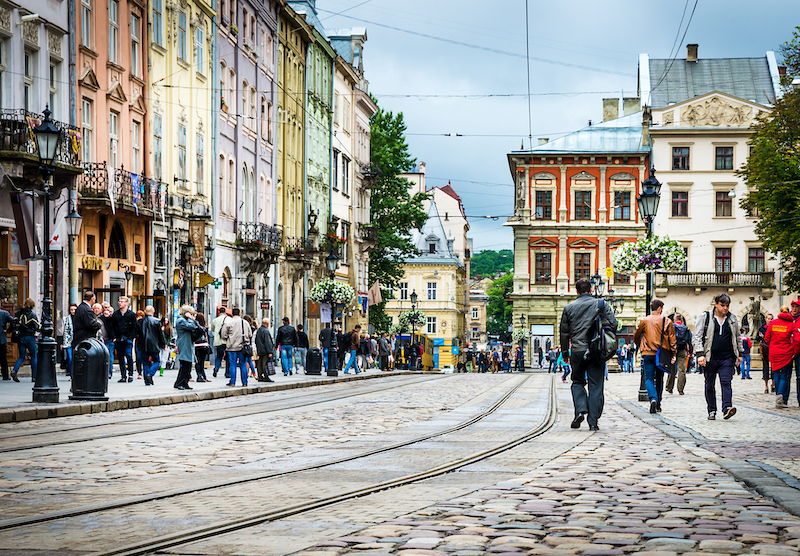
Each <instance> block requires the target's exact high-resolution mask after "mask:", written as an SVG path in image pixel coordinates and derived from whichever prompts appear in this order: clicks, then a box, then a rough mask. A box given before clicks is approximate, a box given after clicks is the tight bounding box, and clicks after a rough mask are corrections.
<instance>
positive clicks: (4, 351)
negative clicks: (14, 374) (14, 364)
mask: <svg viewBox="0 0 800 556" xmlns="http://www.w3.org/2000/svg"><path fill="white" fill-rule="evenodd" d="M0 369H2V370H3V380H8V379H9V378H11V377H9V376H8V344H0Z"/></svg>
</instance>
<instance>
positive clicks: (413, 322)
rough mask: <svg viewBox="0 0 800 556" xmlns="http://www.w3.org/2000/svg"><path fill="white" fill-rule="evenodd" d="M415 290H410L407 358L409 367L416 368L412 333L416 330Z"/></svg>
mask: <svg viewBox="0 0 800 556" xmlns="http://www.w3.org/2000/svg"><path fill="white" fill-rule="evenodd" d="M417 299H418V297H417V290H414V291H412V292H411V318H410V319H409V320H410V321H411V357H410V358H409V361H408V362H409V368H411V369H416V368H417V365H416V362H417V354H416V353H415V351H416V350H415V348H414V334H415V333H416V331H417V315H416V313H415V312H414V311H416V309H417Z"/></svg>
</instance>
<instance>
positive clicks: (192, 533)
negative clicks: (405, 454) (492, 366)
mask: <svg viewBox="0 0 800 556" xmlns="http://www.w3.org/2000/svg"><path fill="white" fill-rule="evenodd" d="M527 380H528V379H525V380H524V381H522V382H521V383H520V384H518V385H517V386H516V387H515V388H513V389H512V391H510V392H508V393H507V394H506V395H505V396H503V398H502V399H501V400H498V402H496V403H495V404H494V405H493V406H492V408H490V410H492V412H493V411H496V409H497V408H498V407H499V406H498V404H500V405H502V404H503V403H504V402H505V401H506V400H507V399H508V398H509V397H510V396H511V395H512V394H513V393H514V392H516V391H517V390H518V389H519V388H520V387H521V386H522V385H523V384H524V383H525V382H527ZM548 382H549V395H548V407H547V411H546V413H545V416H544V419H543V420H542V422H541V423H539V424H538V425H537V426H536V427H534V428H533V429H529V430H528V431H526V432H525V433H523V434H521V435H518V436H516V437H514V438H512V439H510V440H506V441H504V442H500V443H498V444H495V445H494V446H492V447H491V448H489V449H486V450H482V451H480V452H476V453H473V454H470V455H469V456H466V457H462V458H458V459H455V460H451V461H449V462H446V463H444V464H439V465H434V466H432V467H430V468H428V469H425V470H422V471H417V472H415V473H411V474H408V475H404V476H402V477H397V478H392V479H390V480H386V481H382V482H378V483H373V484H371V485H367V486H362V487H360V488H356V489H352V490H347V491H344V492H338V493H335V494H332V495H330V496H324V497H320V498H317V499H315V500H312V501H306V502H301V503H296V504H290V505H287V506H283V507H280V508H275V509H273V510H270V511H267V512H262V513H257V514H251V515H247V516H242V517H238V518H232V519H227V520H225V521H223V522H221V523H218V524H214V525H208V526H202V527H197V528H194V529H190V530H187V531H183V532H181V533H174V534H168V535H163V536H160V537H156V538H151V539H149V540H146V541H141V542H136V543H132V544H128V545H125V546H120V547H117V548H113V549H111V550H103V551H100V552H96V553H93V555H92V556H143V555H146V554H153V553H155V552H157V551H162V550H167V549H170V548H174V547H177V546H182V545H186V544H189V543H193V542H197V541H201V540H206V539H211V538H214V537H219V536H221V535H226V534H228V533H233V532H238V531H241V530H242V529H246V528H249V527H254V526H258V525H261V524H264V523H267V522H271V521H277V520H281V519H285V518H287V517H291V516H295V515H298V514H303V513H307V512H311V511H314V510H317V509H320V508H324V507H326V506H331V505H334V504H338V503H340V502H344V501H346V500H351V499H353V498H358V497H363V496H367V495H370V494H374V493H377V492H380V491H384V490H389V489H393V488H399V487H402V486H406V485H410V484H412V483H417V482H420V481H424V480H426V479H430V478H433V477H437V476H439V475H443V474H445V473H450V472H452V471H455V470H458V469H460V468H463V467H466V466H469V465H472V464H474V463H477V462H480V461H482V460H485V459H488V458H490V457H493V456H495V455H498V454H500V453H502V452H505V451H508V450H510V449H512V448H515V447H517V446H519V445H521V444H524V443H525V442H528V441H530V440H533V439H535V438H536V437H539V436H541V435H543V434H545V433H546V432H547V431H549V430H550V429H551V428H552V427H553V426H554V425H555V423H556V421H557V415H558V412H557V403H556V400H557V398H556V388H555V379H554V378H550V380H549V381H548ZM487 411H489V410H487ZM483 417H485V415H484V416H480V415H477V416H475V417H474V418H473V421H477V420H480V419H482V418H483ZM466 426H468V425H466ZM461 428H464V427H461ZM440 434H445V433H444V432H439V433H438V434H437V433H434V434H432V435H426V436H428V437H430V436H436V435H440ZM419 441H421V440H419V439H414V440H413V441H410V442H407V443H403V444H405V445H407V444H409V443H413V442H419ZM396 447H397V445H393V446H391V447H384V448H383V449H382V450H381V451H387V450H392V449H396ZM359 457H363V456H359ZM346 459H347V460H349V459H351V458H346Z"/></svg>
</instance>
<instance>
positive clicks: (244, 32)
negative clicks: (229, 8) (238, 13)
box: [242, 8, 250, 39]
mask: <svg viewBox="0 0 800 556" xmlns="http://www.w3.org/2000/svg"><path fill="white" fill-rule="evenodd" d="M249 24H250V18H249V17H247V8H242V37H244V38H245V39H247V38H249V37H250V35H249V34H248V30H249V29H248V27H247V26H248V25H249Z"/></svg>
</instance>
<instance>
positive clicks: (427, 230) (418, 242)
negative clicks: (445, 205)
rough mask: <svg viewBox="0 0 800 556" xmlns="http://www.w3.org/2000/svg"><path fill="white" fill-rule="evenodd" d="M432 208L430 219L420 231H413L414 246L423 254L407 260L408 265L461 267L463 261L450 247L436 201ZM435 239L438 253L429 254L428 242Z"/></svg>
mask: <svg viewBox="0 0 800 556" xmlns="http://www.w3.org/2000/svg"><path fill="white" fill-rule="evenodd" d="M430 203H431V204H430V206H429V207H428V219H427V220H426V221H425V224H424V225H423V226H422V229H420V230H412V231H411V241H412V242H413V243H414V246H415V247H416V248H417V249H419V251H420V252H421V254H420V255H419V256H416V257H410V258H408V259H406V262H408V263H414V264H453V265H457V266H459V267H460V266H461V261H460V260H459V259H458V257H457V256H456V254H455V253H453V252H452V251H451V249H450V246H449V245H448V241H447V232H445V229H444V225H443V224H442V219H441V217H440V216H439V208H438V207H437V206H436V201H434V200H433V199H430ZM429 238H435V239H436V240H438V249H437V251H436V253H429V252H428V240H429Z"/></svg>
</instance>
